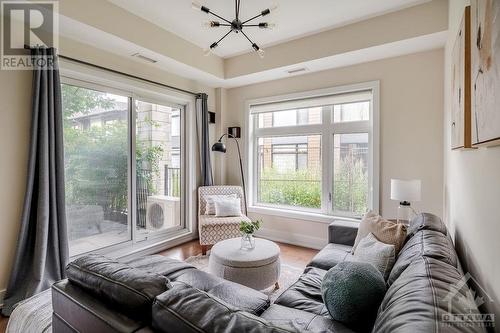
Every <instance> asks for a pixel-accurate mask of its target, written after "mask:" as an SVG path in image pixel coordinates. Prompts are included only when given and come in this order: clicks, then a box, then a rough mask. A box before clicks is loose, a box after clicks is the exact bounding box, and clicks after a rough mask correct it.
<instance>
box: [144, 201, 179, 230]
mask: <svg viewBox="0 0 500 333" xmlns="http://www.w3.org/2000/svg"><path fill="white" fill-rule="evenodd" d="M147 203H148V204H147V210H146V229H147V230H151V231H157V230H164V229H167V228H171V227H175V226H178V225H180V223H181V218H180V212H181V209H180V199H179V198H176V197H170V196H166V195H152V196H149V197H148V201H147Z"/></svg>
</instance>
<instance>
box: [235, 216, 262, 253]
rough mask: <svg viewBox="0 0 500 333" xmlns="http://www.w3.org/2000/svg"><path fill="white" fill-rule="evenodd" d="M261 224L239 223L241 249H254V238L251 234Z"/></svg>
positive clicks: (251, 222) (258, 221) (257, 221)
mask: <svg viewBox="0 0 500 333" xmlns="http://www.w3.org/2000/svg"><path fill="white" fill-rule="evenodd" d="M261 224H262V222H261V221H260V220H256V221H250V222H248V221H241V222H240V231H241V233H242V234H243V235H242V237H241V249H244V250H251V249H253V248H255V238H254V237H253V234H254V233H255V232H256V231H257V230H259V229H260V225H261Z"/></svg>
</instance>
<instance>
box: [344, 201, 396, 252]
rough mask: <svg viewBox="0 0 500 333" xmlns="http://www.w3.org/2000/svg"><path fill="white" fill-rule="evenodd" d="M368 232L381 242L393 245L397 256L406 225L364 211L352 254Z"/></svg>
mask: <svg viewBox="0 0 500 333" xmlns="http://www.w3.org/2000/svg"><path fill="white" fill-rule="evenodd" d="M370 232H371V233H372V234H373V235H374V236H375V237H376V238H377V239H378V240H379V241H381V242H382V243H386V244H392V245H394V247H395V250H396V253H395V254H396V257H397V255H398V253H399V250H401V247H402V246H403V243H404V241H405V238H406V226H405V225H404V224H402V223H396V222H391V221H388V220H386V219H384V218H383V217H382V216H380V215H378V214H375V213H373V212H371V211H370V212H368V213H366V215H365V216H364V217H363V219H362V220H361V223H360V224H359V229H358V234H357V236H356V240H355V241H354V246H353V248H352V253H353V254H354V253H355V251H356V247H357V246H358V244H359V242H360V241H361V240H362V239H363V238H365V237H366V236H368V234H369V233H370Z"/></svg>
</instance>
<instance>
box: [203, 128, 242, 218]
mask: <svg viewBox="0 0 500 333" xmlns="http://www.w3.org/2000/svg"><path fill="white" fill-rule="evenodd" d="M225 136H227V137H228V138H229V139H234V141H236V147H237V148H238V157H239V159H240V172H241V185H242V187H243V201H244V202H245V215H246V216H248V210H247V189H246V187H245V176H244V175H243V163H242V162H241V151H240V144H239V143H238V140H236V138H235V137H234V136H233V135H231V134H227V133H224V134H222V136H221V137H220V138H219V141H217V142H216V143H214V145H213V146H212V151H218V152H220V153H225V152H226V145H225V144H224V142H222V138H224V137H225Z"/></svg>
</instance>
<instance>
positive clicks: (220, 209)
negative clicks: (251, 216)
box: [214, 198, 241, 217]
mask: <svg viewBox="0 0 500 333" xmlns="http://www.w3.org/2000/svg"><path fill="white" fill-rule="evenodd" d="M214 203H215V216H216V217H226V216H241V201H240V199H239V198H227V199H219V200H215V201H214Z"/></svg>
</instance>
